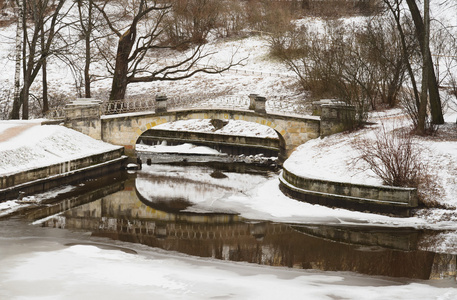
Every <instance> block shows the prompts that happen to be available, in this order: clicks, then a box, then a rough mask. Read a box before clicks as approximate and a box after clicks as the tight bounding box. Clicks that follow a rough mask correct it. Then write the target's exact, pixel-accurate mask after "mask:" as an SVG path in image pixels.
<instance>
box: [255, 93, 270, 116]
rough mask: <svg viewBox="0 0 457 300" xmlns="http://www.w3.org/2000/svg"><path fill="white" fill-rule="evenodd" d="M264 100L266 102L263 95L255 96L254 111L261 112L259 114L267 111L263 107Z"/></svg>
mask: <svg viewBox="0 0 457 300" xmlns="http://www.w3.org/2000/svg"><path fill="white" fill-rule="evenodd" d="M266 102H267V99H266V98H265V97H262V96H256V97H255V107H254V111H255V112H258V113H261V114H265V113H266V112H267V111H266V109H265V103H266Z"/></svg>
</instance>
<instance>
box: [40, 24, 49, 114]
mask: <svg viewBox="0 0 457 300" xmlns="http://www.w3.org/2000/svg"><path fill="white" fill-rule="evenodd" d="M41 55H42V56H44V58H43V63H42V65H41V75H42V81H43V83H42V84H43V91H42V92H43V107H42V113H43V116H44V115H45V114H46V113H47V112H48V111H49V102H48V74H47V69H46V68H47V58H46V57H47V53H46V43H45V36H44V28H41Z"/></svg>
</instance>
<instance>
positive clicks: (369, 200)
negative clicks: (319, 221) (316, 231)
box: [279, 168, 418, 216]
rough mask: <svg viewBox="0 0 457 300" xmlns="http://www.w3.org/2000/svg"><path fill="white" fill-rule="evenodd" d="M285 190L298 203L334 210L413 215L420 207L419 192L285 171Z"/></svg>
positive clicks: (283, 182) (283, 179)
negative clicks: (317, 177) (331, 179)
mask: <svg viewBox="0 0 457 300" xmlns="http://www.w3.org/2000/svg"><path fill="white" fill-rule="evenodd" d="M279 179H280V187H281V190H282V191H283V192H284V193H285V194H287V195H289V196H291V197H293V198H296V199H298V200H302V201H306V202H309V203H314V204H320V205H325V206H330V207H340V208H346V209H351V210H357V211H369V212H374V213H382V214H393V215H398V216H410V215H411V213H412V210H413V209H415V208H417V206H418V199H417V190H416V189H413V188H399V187H392V186H372V185H365V184H353V183H346V182H336V181H329V180H323V179H316V178H307V177H304V176H299V175H296V174H294V173H292V172H290V171H289V170H287V169H286V168H284V169H283V170H282V172H281V175H280V178H279Z"/></svg>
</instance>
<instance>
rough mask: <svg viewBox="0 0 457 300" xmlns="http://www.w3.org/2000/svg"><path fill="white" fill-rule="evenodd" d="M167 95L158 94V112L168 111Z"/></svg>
mask: <svg viewBox="0 0 457 300" xmlns="http://www.w3.org/2000/svg"><path fill="white" fill-rule="evenodd" d="M167 100H168V98H167V96H165V95H157V96H156V113H163V112H167Z"/></svg>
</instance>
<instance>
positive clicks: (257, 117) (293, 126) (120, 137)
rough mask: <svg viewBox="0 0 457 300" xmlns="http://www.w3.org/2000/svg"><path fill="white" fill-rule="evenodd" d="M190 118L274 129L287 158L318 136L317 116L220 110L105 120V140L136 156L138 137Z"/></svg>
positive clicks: (103, 129) (178, 112)
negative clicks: (239, 121) (228, 121)
mask: <svg viewBox="0 0 457 300" xmlns="http://www.w3.org/2000/svg"><path fill="white" fill-rule="evenodd" d="M190 119H221V120H229V119H230V120H243V121H247V122H253V123H258V124H261V125H265V126H268V127H271V128H273V129H274V130H275V131H276V132H277V133H278V136H279V138H280V139H284V144H285V156H286V157H287V156H288V155H290V153H292V151H293V150H294V149H295V148H296V147H298V146H299V145H301V144H303V143H305V142H306V141H308V140H310V139H314V138H317V137H319V129H320V126H319V123H320V121H319V118H318V117H290V116H282V115H273V114H268V115H267V114H262V113H256V112H253V111H235V110H219V109H212V110H211V109H208V110H205V109H192V110H174V111H168V112H164V113H158V114H157V113H134V114H128V115H112V116H103V117H102V139H103V140H104V141H106V142H108V143H112V144H116V145H121V146H124V147H125V149H126V154H127V155H132V156H133V155H134V153H135V144H136V141H137V139H138V137H139V136H140V135H141V134H142V133H143V132H145V131H147V130H148V129H151V128H153V127H155V126H157V125H159V124H163V123H168V122H173V121H178V120H190Z"/></svg>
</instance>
